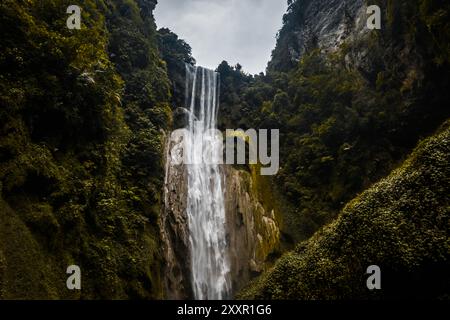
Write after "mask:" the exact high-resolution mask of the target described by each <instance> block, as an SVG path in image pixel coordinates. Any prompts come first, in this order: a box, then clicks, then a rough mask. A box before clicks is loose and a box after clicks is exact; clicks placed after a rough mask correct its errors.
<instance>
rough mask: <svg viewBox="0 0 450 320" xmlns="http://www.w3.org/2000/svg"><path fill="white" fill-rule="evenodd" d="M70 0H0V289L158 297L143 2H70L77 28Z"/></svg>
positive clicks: (157, 95) (162, 82)
mask: <svg viewBox="0 0 450 320" xmlns="http://www.w3.org/2000/svg"><path fill="white" fill-rule="evenodd" d="M70 4H72V3H71V2H70V1H66V0H46V1H25V0H23V1H22V0H20V1H16V0H14V1H12V0H6V1H2V3H1V4H0V16H1V19H0V25H1V29H2V41H1V43H0V69H1V70H2V71H1V76H0V106H1V109H0V190H1V201H0V215H1V217H0V288H1V290H0V297H2V298H27V297H29V298H57V297H59V298H77V297H81V298H127V297H128V298H129V297H134V298H161V297H162V288H161V283H160V279H159V278H160V265H161V254H160V252H159V245H158V241H159V236H158V233H157V227H156V226H157V223H156V220H157V215H158V213H159V202H160V193H161V188H162V180H163V172H164V171H163V170H162V154H163V152H162V150H163V141H162V140H163V139H162V138H163V134H162V133H161V131H160V130H161V129H165V128H167V127H168V126H169V125H170V108H169V104H168V102H169V99H170V94H169V89H170V87H169V81H168V78H167V75H166V71H165V64H164V63H163V61H162V60H161V59H160V57H159V55H158V51H157V42H156V27H155V24H154V21H153V16H152V10H153V9H154V6H155V4H156V1H149V0H139V1H134V0H104V1H93V0H85V1H82V2H81V3H79V5H80V7H81V8H82V20H81V21H82V28H81V30H69V29H68V28H67V27H66V19H67V18H68V15H67V14H66V8H67V7H68V6H69V5H70ZM70 264H76V265H79V266H80V267H81V270H82V277H83V282H82V285H83V290H82V291H81V293H80V291H69V290H67V288H66V287H65V279H66V277H67V275H66V274H65V271H66V268H67V266H68V265H70Z"/></svg>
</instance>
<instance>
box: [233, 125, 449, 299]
mask: <svg viewBox="0 0 450 320" xmlns="http://www.w3.org/2000/svg"><path fill="white" fill-rule="evenodd" d="M449 163H450V122H446V124H445V125H444V126H443V128H442V129H441V130H440V132H439V133H437V134H436V135H434V136H432V137H431V138H428V139H426V140H424V141H422V142H421V143H420V144H419V146H418V147H417V148H416V149H415V150H414V152H413V153H412V154H411V155H410V156H409V157H408V159H407V160H406V161H405V163H404V164H403V165H402V166H401V167H400V168H398V169H396V170H395V171H394V172H392V173H391V174H390V175H389V176H388V177H387V178H385V179H383V180H381V181H380V182H378V183H376V184H375V185H373V186H372V187H371V188H369V189H368V190H366V191H365V192H363V193H362V194H361V195H359V196H358V197H356V198H355V199H353V200H352V201H350V202H349V203H348V204H347V205H346V206H345V208H344V209H343V210H342V211H341V212H340V214H339V216H338V217H337V219H336V220H335V221H334V222H332V223H331V224H329V225H327V226H326V227H324V228H323V229H322V230H320V231H319V232H318V233H316V234H315V235H314V236H313V237H312V238H311V239H309V240H307V241H305V242H302V243H300V244H299V245H297V247H296V249H295V250H294V251H292V252H290V253H288V254H286V255H285V256H283V257H282V258H281V259H280V260H278V261H277V263H276V265H275V267H274V268H273V269H272V270H270V271H269V272H267V273H266V274H265V275H264V276H262V277H261V278H259V279H258V280H256V281H254V282H253V283H252V284H251V285H250V286H248V287H247V288H246V289H244V290H243V291H242V292H241V293H240V295H239V296H238V297H239V298H243V299H249V298H252V299H308V300H309V299H313V300H316V299H386V298H399V297H402V298H408V297H410V298H427V299H430V298H445V299H448V284H449V281H450V278H449V275H448V272H447V271H448V268H449V260H448V257H449V253H450V243H449V225H448V222H449V219H450V210H449V208H450V207H449V205H450V200H449V198H448V194H449V193H450V181H449V176H450V166H449ZM370 265H378V266H379V267H380V268H381V290H373V291H370V290H368V289H367V287H366V279H367V278H368V277H369V275H367V274H366V269H367V267H368V266H370Z"/></svg>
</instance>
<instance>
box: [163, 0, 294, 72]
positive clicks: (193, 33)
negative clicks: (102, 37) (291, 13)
mask: <svg viewBox="0 0 450 320" xmlns="http://www.w3.org/2000/svg"><path fill="white" fill-rule="evenodd" d="M286 8H287V3H286V0H160V1H158V5H157V6H156V11H155V17H156V23H157V25H158V27H159V28H161V27H168V28H170V29H171V30H172V31H174V32H175V33H177V34H178V35H179V36H180V38H182V39H184V40H186V42H188V43H189V44H190V45H191V47H192V51H193V55H194V57H195V58H196V60H197V63H198V64H199V65H202V66H205V67H209V68H215V67H217V66H218V64H219V63H220V62H221V61H222V60H227V61H228V62H229V63H230V64H236V63H238V62H239V63H240V64H242V65H243V67H244V70H245V71H246V72H249V73H252V74H255V73H259V72H261V71H264V70H265V68H266V64H267V62H268V61H269V59H270V54H271V51H272V49H273V48H274V47H275V36H276V33H277V31H278V30H279V29H280V28H281V23H282V17H283V14H284V13H285V11H286Z"/></svg>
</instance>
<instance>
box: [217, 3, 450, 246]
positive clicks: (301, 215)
mask: <svg viewBox="0 0 450 320" xmlns="http://www.w3.org/2000/svg"><path fill="white" fill-rule="evenodd" d="M381 2H382V1H380V3H379V4H380V6H381V8H384V9H385V10H384V12H383V17H386V21H383V25H386V27H384V28H383V29H382V30H380V31H374V32H372V33H370V34H369V35H368V36H366V37H363V38H359V39H356V40H349V41H346V42H344V43H343V45H342V46H341V47H340V48H339V49H338V50H337V51H335V52H332V53H324V52H323V51H322V50H321V49H320V48H319V47H317V44H314V43H312V44H309V47H308V50H307V51H306V52H305V53H304V54H303V55H302V56H301V58H300V60H299V61H297V62H295V63H294V62H292V61H291V58H288V57H287V54H288V52H285V51H284V50H285V49H286V48H287V47H290V48H292V47H293V46H294V47H295V45H296V43H295V41H296V40H295V39H296V37H295V32H296V31H298V30H299V29H301V27H302V24H301V21H302V20H301V19H300V17H301V15H302V10H303V9H304V7H305V6H306V5H308V1H291V2H290V7H289V11H288V13H287V14H286V15H285V17H284V26H283V28H282V29H281V31H280V33H279V37H278V44H277V47H276V49H275V50H274V51H273V55H272V60H271V62H270V63H269V67H268V72H267V75H263V74H261V75H255V76H249V75H246V74H244V73H243V72H242V71H241V70H239V69H238V68H236V67H231V66H229V65H228V64H227V63H226V62H223V63H222V64H221V65H220V66H219V68H218V71H219V72H220V73H221V78H222V96H221V115H222V121H221V122H222V127H223V128H236V127H241V128H244V129H245V128H279V129H280V133H281V140H280V143H281V150H280V163H281V170H280V172H279V174H278V175H277V176H276V177H275V178H274V179H273V185H274V188H273V189H274V193H279V194H280V195H278V196H277V198H279V201H278V203H280V204H282V208H280V210H282V215H283V216H284V223H283V232H284V235H285V239H286V240H289V241H290V240H293V241H292V242H296V241H299V240H302V239H306V238H308V237H309V236H311V235H312V234H313V233H314V232H315V231H316V230H318V228H320V227H321V226H322V225H324V224H325V223H327V222H330V221H331V220H332V219H333V218H334V217H335V215H336V214H337V212H338V211H339V210H340V209H341V208H342V207H343V205H344V204H345V203H346V202H347V201H349V200H350V199H352V198H353V197H354V196H355V195H356V194H357V193H359V192H361V191H362V190H364V189H366V188H367V187H369V186H370V185H371V184H372V183H374V182H375V181H377V180H379V179H380V178H381V177H383V176H386V175H387V174H388V173H389V172H390V171H391V170H392V169H393V168H395V167H396V166H397V165H399V163H401V161H402V160H403V159H404V157H405V155H406V154H408V152H410V150H411V149H412V148H413V147H414V146H415V145H416V143H417V141H418V140H419V139H420V138H421V137H424V136H427V135H429V134H430V133H431V132H433V130H435V129H436V128H437V127H438V126H439V125H440V124H441V123H442V122H443V121H444V120H445V119H447V118H448V116H449V115H450V112H449V108H448V106H449V103H450V96H449V92H448V87H449V85H450V83H449V79H450V76H449V71H450V65H449V62H450V60H449V59H450V54H449V50H448V47H447V43H449V40H450V29H449V23H448V15H449V5H448V4H447V3H446V2H443V1H408V2H401V3H398V2H391V1H388V2H383V3H381ZM438 39H439V40H438ZM286 50H287V49H286ZM399 52H401V54H399ZM283 63H284V64H283ZM277 189H278V190H277ZM263 200H264V199H263Z"/></svg>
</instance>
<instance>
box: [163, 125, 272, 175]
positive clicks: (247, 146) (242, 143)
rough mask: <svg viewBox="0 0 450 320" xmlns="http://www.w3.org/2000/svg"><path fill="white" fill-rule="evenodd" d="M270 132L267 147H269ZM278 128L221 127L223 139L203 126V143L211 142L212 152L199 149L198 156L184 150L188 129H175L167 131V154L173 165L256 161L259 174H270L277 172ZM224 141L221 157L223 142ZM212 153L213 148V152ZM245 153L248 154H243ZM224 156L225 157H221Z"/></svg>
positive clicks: (190, 134) (253, 162)
mask: <svg viewBox="0 0 450 320" xmlns="http://www.w3.org/2000/svg"><path fill="white" fill-rule="evenodd" d="M269 133H270V147H269V143H268V140H269ZM279 135H280V131H279V130H278V129H272V130H268V129H259V130H258V131H257V130H255V129H248V130H246V131H244V130H242V129H237V130H234V129H227V130H226V131H225V139H224V137H223V134H222V132H221V131H220V130H218V129H209V130H206V131H205V132H204V133H203V135H201V137H202V140H203V141H205V143H208V144H212V145H214V150H215V151H216V152H215V154H213V155H211V152H204V150H201V151H202V155H201V156H198V155H197V156H192V152H191V153H190V152H188V149H187V148H188V147H187V145H186V143H187V141H189V139H192V138H193V135H192V133H191V132H190V131H189V130H188V129H177V130H174V131H173V132H172V134H171V137H170V139H171V141H172V142H173V145H172V147H171V154H172V155H176V156H175V157H172V164H174V165H181V164H185V165H196V164H197V165H198V164H208V165H218V164H253V165H256V164H260V165H261V168H260V173H261V175H263V176H271V175H275V174H277V172H278V170H279V168H280V156H279V152H280V143H279V141H280V138H279ZM224 141H225V157H224V152H223V150H224V143H223V142H224ZM195 143H202V141H191V145H192V144H195ZM213 153H214V152H213ZM247 155H248V156H247ZM224 158H225V161H224Z"/></svg>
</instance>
